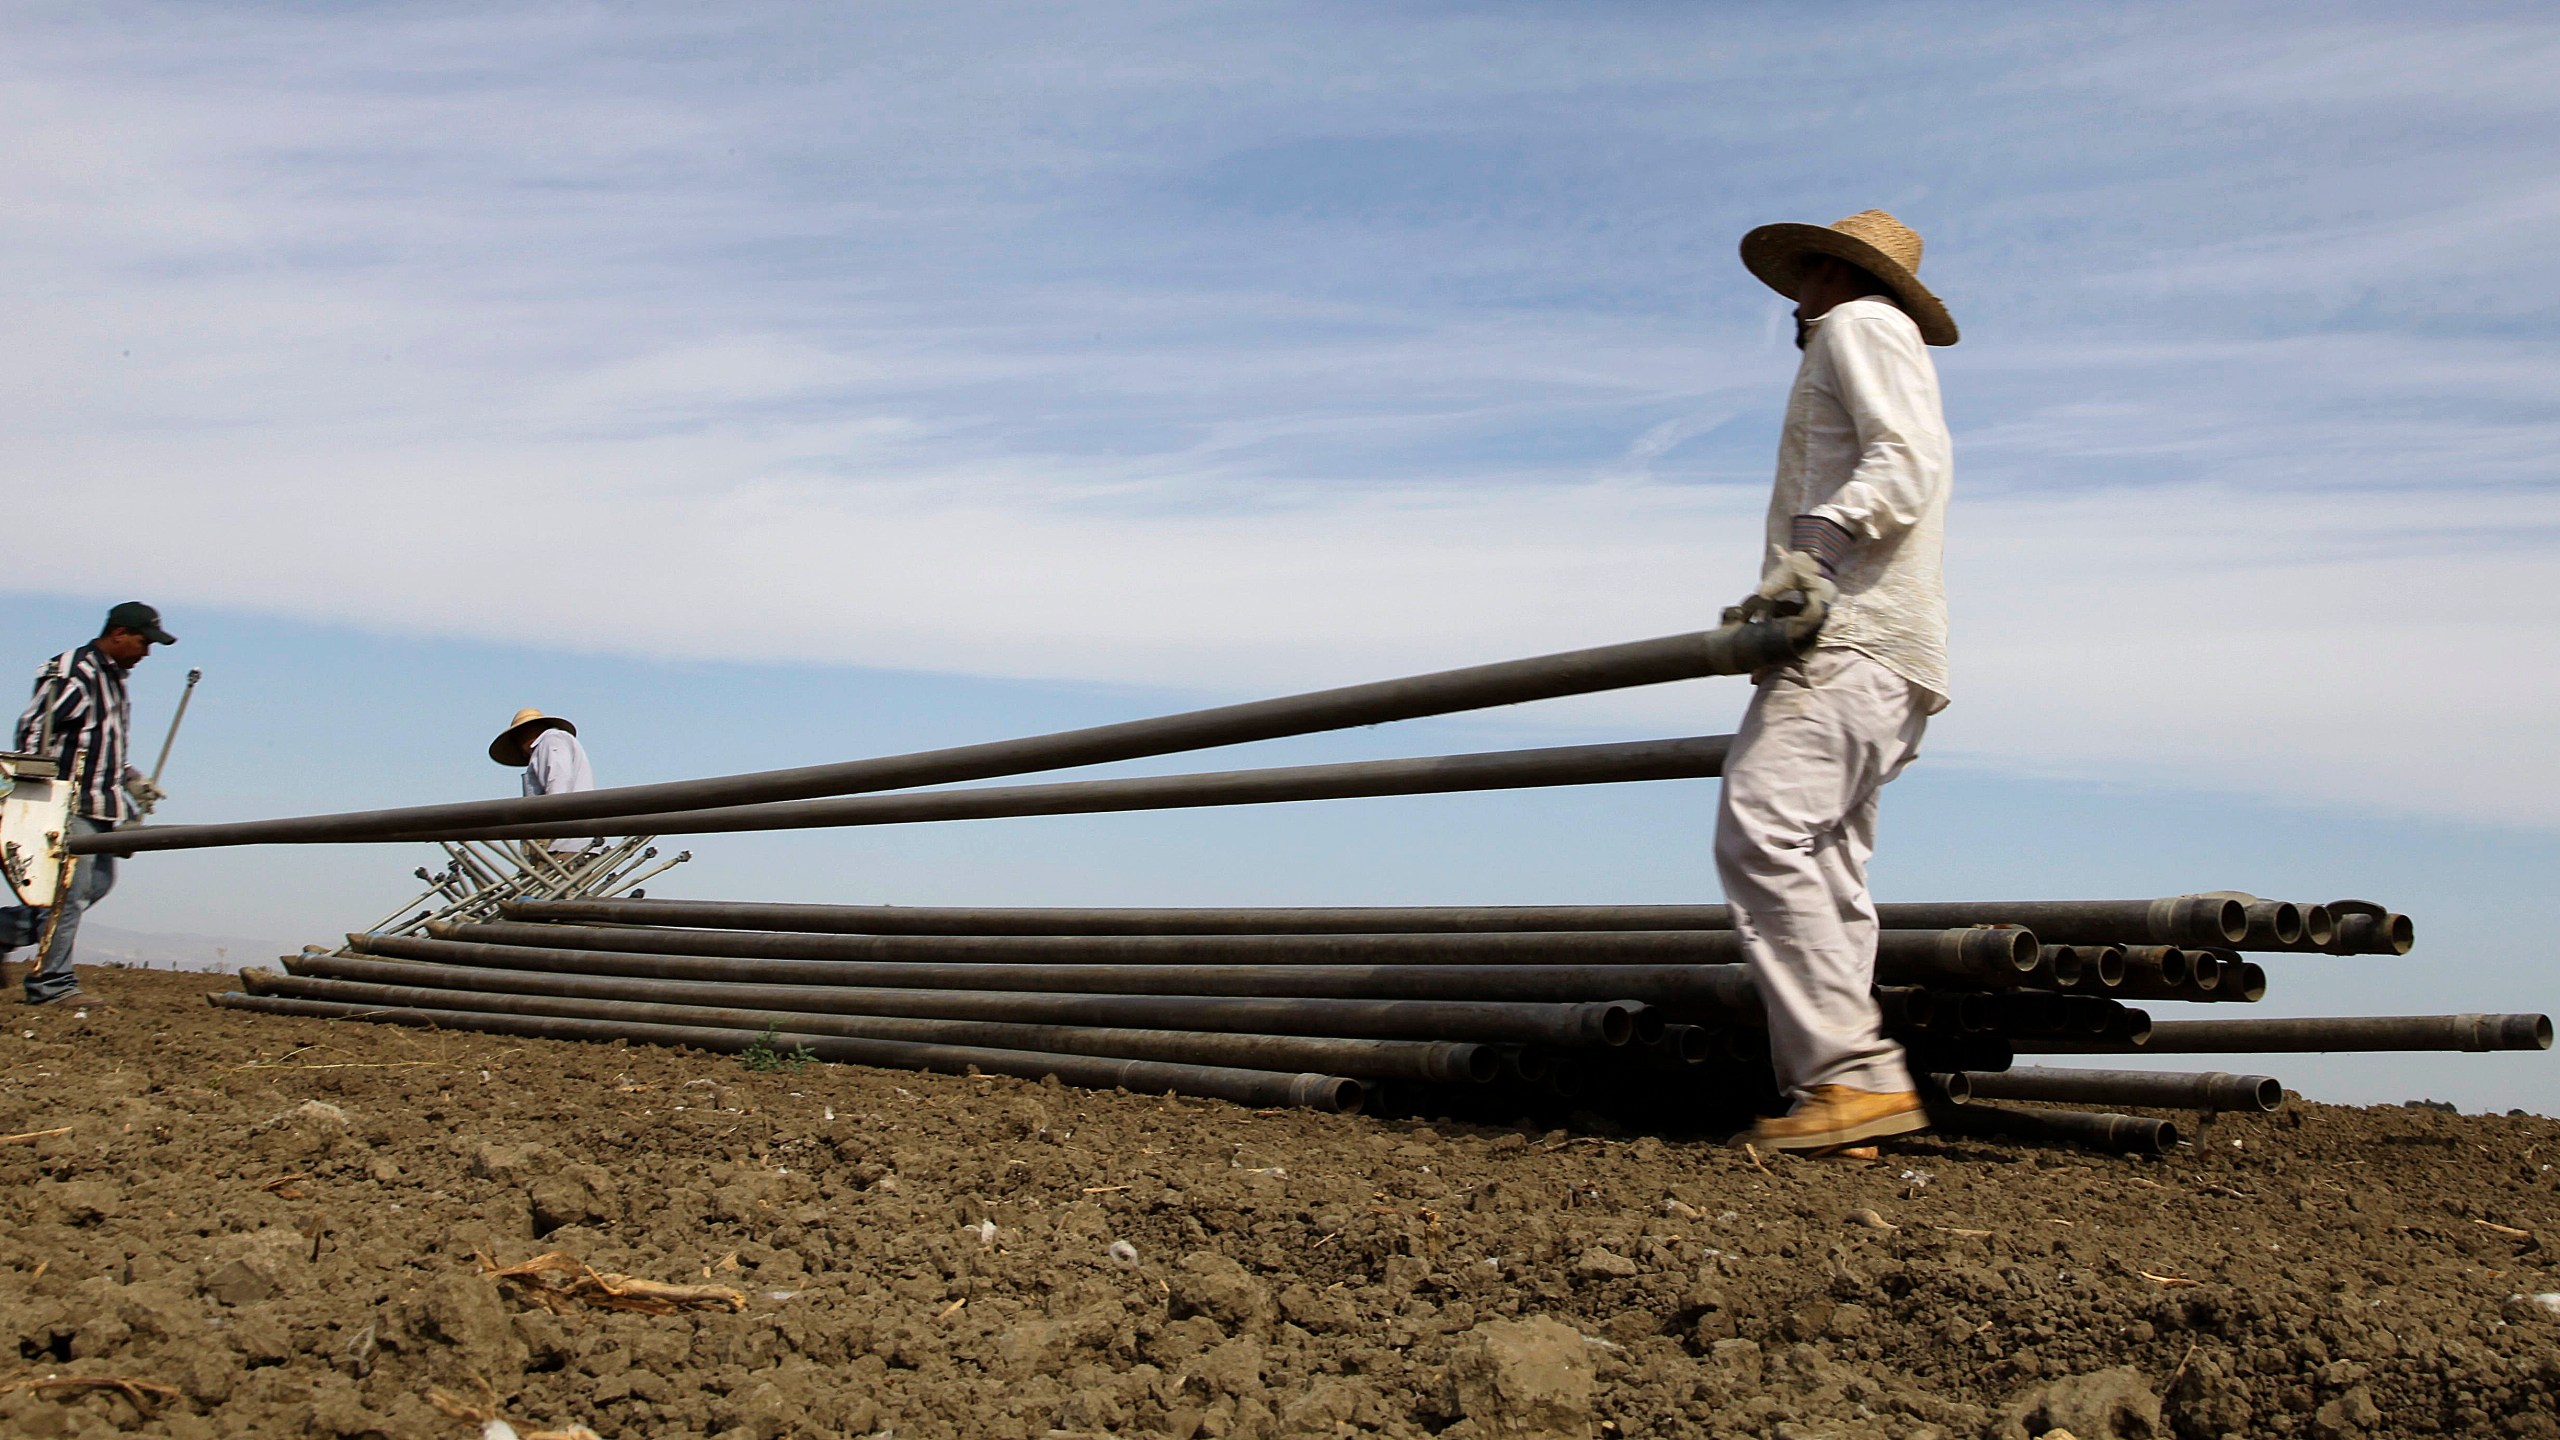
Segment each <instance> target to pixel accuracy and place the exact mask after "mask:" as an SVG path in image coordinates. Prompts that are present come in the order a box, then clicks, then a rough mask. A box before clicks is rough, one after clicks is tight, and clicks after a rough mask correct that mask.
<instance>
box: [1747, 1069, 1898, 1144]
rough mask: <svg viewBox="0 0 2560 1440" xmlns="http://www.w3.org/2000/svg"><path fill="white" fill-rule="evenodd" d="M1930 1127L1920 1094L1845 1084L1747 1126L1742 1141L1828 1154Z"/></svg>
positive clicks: (1824, 1089) (1818, 1087)
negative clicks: (1854, 1086) (1847, 1147)
mask: <svg viewBox="0 0 2560 1440" xmlns="http://www.w3.org/2000/svg"><path fill="white" fill-rule="evenodd" d="M1928 1128H1929V1116H1928V1112H1926V1111H1924V1110H1922V1109H1921V1108H1920V1095H1919V1092H1917V1091H1913V1090H1901V1091H1896V1092H1893V1093H1891V1094H1878V1093H1876V1092H1875V1091H1873V1090H1857V1089H1852V1088H1851V1087H1849V1086H1846V1085H1816V1086H1814V1087H1813V1089H1812V1090H1811V1091H1810V1092H1809V1093H1808V1094H1806V1096H1805V1098H1803V1099H1802V1100H1799V1101H1797V1102H1796V1108H1795V1109H1794V1110H1792V1111H1789V1112H1788V1113H1786V1114H1784V1115H1779V1116H1775V1117H1773V1118H1770V1119H1766V1120H1763V1121H1761V1122H1760V1123H1759V1124H1757V1125H1754V1126H1752V1127H1751V1133H1750V1134H1748V1135H1746V1136H1744V1137H1743V1138H1744V1139H1745V1140H1748V1141H1750V1142H1751V1143H1752V1144H1754V1145H1757V1146H1760V1147H1761V1148H1763V1149H1768V1150H1829V1149H1832V1148H1834V1147H1837V1146H1842V1145H1855V1144H1857V1143H1858V1142H1859V1141H1861V1140H1876V1139H1881V1138H1883V1137H1884V1136H1887V1135H1908V1134H1910V1133H1911V1132H1912V1131H1914V1130H1926V1129H1928Z"/></svg>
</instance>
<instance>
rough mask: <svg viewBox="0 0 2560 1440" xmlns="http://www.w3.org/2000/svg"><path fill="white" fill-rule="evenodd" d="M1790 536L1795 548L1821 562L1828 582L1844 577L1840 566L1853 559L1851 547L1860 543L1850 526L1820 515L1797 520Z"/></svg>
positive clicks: (1824, 576)
mask: <svg viewBox="0 0 2560 1440" xmlns="http://www.w3.org/2000/svg"><path fill="white" fill-rule="evenodd" d="M1788 534H1789V539H1790V541H1791V543H1793V544H1794V546H1795V548H1797V549H1798V550H1802V551H1803V552H1805V553H1806V554H1808V555H1811V556H1812V557H1813V558H1814V559H1815V560H1817V561H1820V562H1821V564H1822V574H1823V578H1824V579H1826V580H1827V579H1830V578H1832V577H1834V576H1836V575H1838V574H1839V573H1840V566H1841V565H1842V563H1844V562H1845V561H1847V560H1848V558H1849V547H1850V546H1852V545H1854V544H1856V543H1857V540H1858V537H1857V536H1855V535H1852V534H1850V533H1849V529H1848V527H1847V526H1845V525H1842V524H1841V523H1840V522H1838V521H1836V520H1829V519H1825V518H1824V517H1822V516H1820V515H1799V516H1797V517H1796V518H1795V522H1794V524H1793V526H1792V527H1791V529H1790V530H1789V532H1788Z"/></svg>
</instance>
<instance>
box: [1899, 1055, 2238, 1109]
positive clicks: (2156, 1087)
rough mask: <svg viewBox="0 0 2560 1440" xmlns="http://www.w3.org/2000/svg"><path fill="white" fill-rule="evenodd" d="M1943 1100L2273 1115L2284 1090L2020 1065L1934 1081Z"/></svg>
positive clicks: (2144, 1073)
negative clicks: (1942, 1091)
mask: <svg viewBox="0 0 2560 1440" xmlns="http://www.w3.org/2000/svg"><path fill="white" fill-rule="evenodd" d="M1937 1079H1938V1082H1939V1084H1940V1085H1941V1086H1942V1087H1943V1088H1944V1089H1945V1090H1946V1092H1947V1098H1948V1099H1950V1100H1953V1101H1956V1102H1957V1103H1959V1104H1962V1103H1965V1102H1967V1101H1971V1100H2041V1101H2049V1102H2060V1103H2062V1104H2067V1105H2143V1106H2149V1107H2152V1108H2155V1109H2162V1110H2274V1109H2275V1108H2276V1107H2278V1106H2280V1105H2282V1104H2283V1103H2284V1086H2283V1085H2282V1084H2281V1083H2279V1082H2278V1081H2277V1080H2276V1079H2275V1077H2273V1076H2271V1075H2230V1074H2225V1073H2224V1072H2222V1071H2219V1070H2210V1071H2175V1070H2162V1071H2151V1070H2075V1069H2068V1068H2058V1067H2055V1066H2049V1065H2021V1066H2017V1067H2016V1068H2014V1069H2010V1070H2004V1071H2000V1072H1998V1073H1996V1074H1990V1073H1978V1072H1973V1071H1959V1072H1957V1073H1956V1074H1953V1075H1941V1076H1938V1077H1937Z"/></svg>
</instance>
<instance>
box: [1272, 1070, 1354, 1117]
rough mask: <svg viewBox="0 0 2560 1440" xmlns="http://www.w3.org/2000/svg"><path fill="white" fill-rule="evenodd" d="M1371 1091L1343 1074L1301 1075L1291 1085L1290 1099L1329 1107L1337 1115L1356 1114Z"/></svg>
mask: <svg viewBox="0 0 2560 1440" xmlns="http://www.w3.org/2000/svg"><path fill="white" fill-rule="evenodd" d="M1368 1098H1369V1097H1368V1093H1367V1091H1366V1090H1365V1089H1363V1088H1362V1086H1361V1084H1360V1082H1359V1081H1357V1080H1349V1079H1345V1078H1344V1077H1342V1076H1340V1075H1300V1076H1298V1077H1297V1078H1296V1079H1295V1080H1293V1081H1291V1082H1290V1085H1289V1101H1290V1103H1291V1104H1294V1105H1300V1106H1303V1107H1305V1108H1307V1109H1310V1110H1330V1111H1332V1112H1333V1113H1334V1114H1336V1115H1357V1114H1359V1113H1360V1107H1361V1106H1362V1105H1364V1104H1366V1103H1368Z"/></svg>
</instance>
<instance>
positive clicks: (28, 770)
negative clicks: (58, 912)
mask: <svg viewBox="0 0 2560 1440" xmlns="http://www.w3.org/2000/svg"><path fill="white" fill-rule="evenodd" d="M75 788H76V787H74V786H73V785H72V783H71V782H70V781H68V780H65V779H63V778H62V767H61V766H60V765H57V764H56V763H54V762H53V761H51V760H42V759H38V758H37V757H35V756H33V755H20V754H16V753H0V877H5V879H6V880H7V882H8V886H9V892H10V895H11V896H12V897H13V899H14V902H15V903H17V904H20V905H30V906H33V907H35V908H37V909H39V910H41V909H43V908H45V907H46V906H49V905H51V904H52V903H53V899H54V896H56V895H58V894H60V893H61V890H62V878H63V872H64V870H65V869H66V868H67V866H68V864H69V862H70V857H69V856H67V855H65V854H63V853H62V836H63V833H64V832H65V831H66V830H68V829H69V828H70V825H71V799H72V791H73V790H74V789H75Z"/></svg>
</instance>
